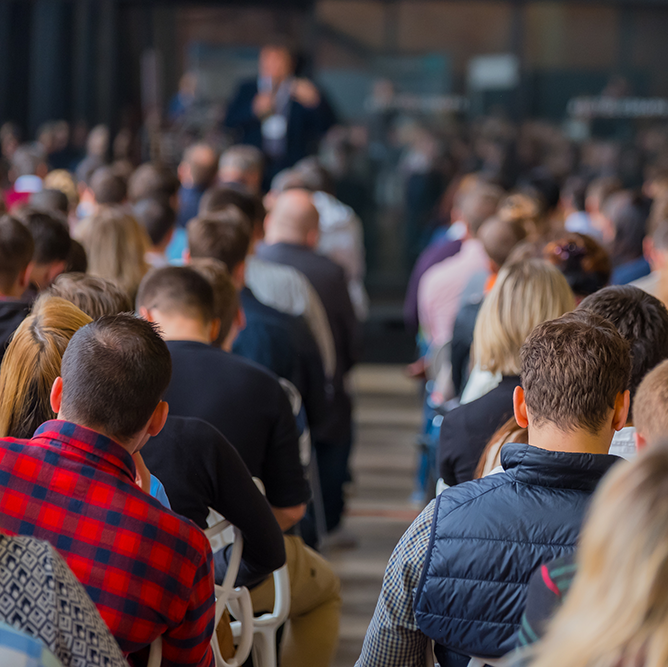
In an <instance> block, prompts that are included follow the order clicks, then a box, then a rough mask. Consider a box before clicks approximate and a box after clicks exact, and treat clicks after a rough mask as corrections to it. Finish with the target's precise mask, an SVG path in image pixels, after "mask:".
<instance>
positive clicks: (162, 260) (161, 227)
mask: <svg viewBox="0 0 668 667" xmlns="http://www.w3.org/2000/svg"><path fill="white" fill-rule="evenodd" d="M133 212H134V214H135V217H136V218H137V222H139V224H140V225H141V226H142V227H143V228H144V229H145V230H146V233H147V234H148V237H149V238H150V239H151V248H150V250H149V251H148V252H147V253H146V263H147V264H150V265H151V266H152V267H153V268H155V269H161V268H162V267H163V266H168V265H169V261H168V260H167V256H166V255H165V252H166V251H167V246H169V244H170V242H171V240H172V236H173V235H174V229H175V227H176V212H175V211H174V209H173V208H172V207H171V206H170V205H169V202H168V201H167V200H166V199H142V200H141V201H138V202H137V203H136V204H135V205H134V207H133Z"/></svg>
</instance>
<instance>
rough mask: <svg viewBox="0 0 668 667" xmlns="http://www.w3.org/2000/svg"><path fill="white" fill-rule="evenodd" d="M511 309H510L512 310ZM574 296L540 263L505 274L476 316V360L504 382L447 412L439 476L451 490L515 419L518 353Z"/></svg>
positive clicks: (530, 262) (570, 306)
mask: <svg viewBox="0 0 668 667" xmlns="http://www.w3.org/2000/svg"><path fill="white" fill-rule="evenodd" d="M509 304H512V308H511V307H509ZM574 306H575V301H574V299H573V293H572V292H571V290H570V288H569V287H568V283H567V282H566V279H565V278H564V277H563V275H562V274H561V273H560V272H559V270H558V269H556V268H554V267H553V266H551V265H550V264H548V263H547V262H544V261H543V260H540V259H532V260H527V261H524V262H519V263H515V264H511V265H510V266H506V267H504V268H503V269H501V272H500V273H499V275H498V278H497V280H496V283H495V285H494V287H493V288H492V291H491V292H490V293H489V295H488V296H487V298H486V299H485V301H484V302H483V305H482V308H481V309H480V315H479V316H478V319H477V322H476V326H475V331H474V336H473V356H474V358H475V359H476V362H477V364H478V366H479V367H480V368H481V370H483V371H487V372H489V373H492V374H496V373H500V374H501V382H500V383H499V385H498V386H497V387H495V388H494V389H492V390H491V391H489V392H488V393H486V394H485V395H484V396H481V397H480V398H478V399H476V400H475V401H471V402H470V403H466V404H464V405H460V406H459V407H457V408H455V409H454V410H451V411H450V412H447V413H446V414H445V416H444V417H443V423H442V424H441V433H440V437H439V451H438V462H439V473H440V476H441V478H442V479H443V481H444V482H445V483H446V484H447V485H448V486H453V485H454V484H461V483H462V482H468V481H469V480H471V479H473V474H474V472H475V469H476V466H477V464H478V461H479V459H480V455H481V454H482V452H483V450H484V448H485V445H486V444H487V442H488V441H489V439H490V437H491V436H492V435H493V433H494V432H495V431H496V430H497V429H498V428H499V427H500V426H501V425H502V424H503V423H504V422H506V421H507V420H508V418H509V417H511V416H512V413H513V392H514V390H515V387H517V386H518V385H519V384H520V379H519V377H518V375H519V370H520V349H521V347H522V345H523V344H524V341H525V340H526V337H527V336H528V335H529V334H530V333H531V332H532V331H533V329H534V327H535V326H536V325H538V324H540V323H541V322H545V321H547V320H552V319H554V318H556V317H559V316H561V315H563V314H564V313H566V312H568V311H569V310H572V309H573V307H574Z"/></svg>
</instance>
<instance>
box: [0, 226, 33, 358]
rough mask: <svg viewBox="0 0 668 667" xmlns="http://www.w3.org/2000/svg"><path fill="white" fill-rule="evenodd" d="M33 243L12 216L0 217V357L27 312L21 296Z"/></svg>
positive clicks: (28, 277) (28, 306) (27, 280)
mask: <svg viewBox="0 0 668 667" xmlns="http://www.w3.org/2000/svg"><path fill="white" fill-rule="evenodd" d="M34 248H35V244H34V242H33V240H32V235H31V234H30V232H29V231H28V230H27V229H26V228H25V227H24V226H23V225H22V224H21V223H20V222H19V221H18V220H16V219H15V218H11V217H10V216H8V215H3V216H2V217H0V361H2V357H3V356H4V354H5V350H6V349H7V344H8V343H9V339H10V337H11V335H12V334H13V333H14V332H15V331H16V329H17V328H18V326H19V324H21V322H23V320H24V319H25V318H26V317H27V315H28V313H29V312H30V304H29V303H28V302H27V301H24V300H23V299H22V298H21V297H22V296H23V293H24V292H25V291H26V289H27V287H28V285H29V282H30V268H31V263H30V262H31V260H32V255H33V250H34Z"/></svg>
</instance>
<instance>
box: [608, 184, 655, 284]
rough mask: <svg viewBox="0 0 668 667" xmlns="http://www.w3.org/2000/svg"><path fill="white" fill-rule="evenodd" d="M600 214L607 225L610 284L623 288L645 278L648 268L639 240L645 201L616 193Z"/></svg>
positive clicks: (642, 235)
mask: <svg viewBox="0 0 668 667" xmlns="http://www.w3.org/2000/svg"><path fill="white" fill-rule="evenodd" d="M603 213H604V215H605V216H606V218H607V219H608V221H609V224H610V226H611V230H612V234H613V240H612V244H611V255H612V265H613V270H612V275H611V277H610V284H611V285H626V284H628V283H630V282H633V281H634V280H638V279H639V278H644V277H645V276H647V275H648V274H649V273H650V271H651V267H650V265H649V263H648V262H647V260H646V259H645V257H644V253H643V241H644V239H645V234H646V230H647V218H648V217H649V203H648V201H647V200H645V199H642V198H641V197H637V196H634V195H631V194H630V193H628V192H619V193H617V194H615V195H613V196H611V197H609V198H608V200H607V201H606V204H605V206H604V209H603Z"/></svg>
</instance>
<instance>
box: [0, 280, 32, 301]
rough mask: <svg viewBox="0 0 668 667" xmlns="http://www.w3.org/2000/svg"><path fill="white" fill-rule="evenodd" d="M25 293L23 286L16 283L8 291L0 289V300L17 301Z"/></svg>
mask: <svg viewBox="0 0 668 667" xmlns="http://www.w3.org/2000/svg"><path fill="white" fill-rule="evenodd" d="M25 291H26V288H25V286H24V285H21V284H19V283H18V282H16V283H14V284H13V285H12V286H11V287H10V288H9V289H8V290H2V289H0V299H11V300H18V299H20V298H21V297H22V296H23V293H24V292H25Z"/></svg>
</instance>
